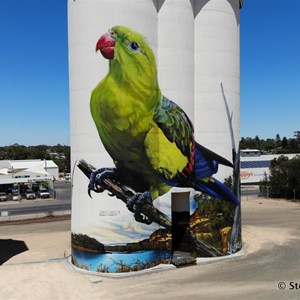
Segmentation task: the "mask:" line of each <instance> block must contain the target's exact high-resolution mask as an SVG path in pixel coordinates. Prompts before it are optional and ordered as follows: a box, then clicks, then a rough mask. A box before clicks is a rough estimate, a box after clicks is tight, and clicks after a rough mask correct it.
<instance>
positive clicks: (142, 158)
mask: <svg viewBox="0 0 300 300" xmlns="http://www.w3.org/2000/svg"><path fill="white" fill-rule="evenodd" d="M96 50H99V51H100V52H101V54H102V55H103V57H104V58H106V59H108V61H109V71H108V74H107V75H106V76H105V77H104V78H103V79H102V81H101V82H100V83H99V84H98V85H97V86H96V87H95V89H94V90H93V92H92V95H91V101H90V110H91V115H92V117H93V120H94V122H95V125H96V128H97V131H98V133H99V136H100V139H101V141H102V143H103V145H104V147H105V149H106V150H107V152H108V153H109V155H110V156H111V158H112V159H113V161H114V164H115V168H101V169H99V170H96V171H94V172H93V173H92V175H91V177H90V183H89V186H88V193H89V195H91V191H94V192H102V191H103V188H101V181H103V180H104V179H105V178H107V177H109V178H118V179H119V180H121V181H122V182H124V183H125V184H127V185H128V186H129V187H131V188H132V189H134V190H135V191H136V194H135V195H134V197H132V199H130V201H128V203H127V207H128V209H129V210H130V211H132V212H133V213H134V216H135V219H136V220H137V221H139V222H147V220H145V217H144V216H142V215H141V209H140V207H141V206H142V205H143V203H145V202H147V203H149V204H152V203H153V201H154V200H155V199H157V198H158V197H159V196H160V195H163V194H165V193H166V192H168V191H169V190H170V189H171V188H172V187H192V188H194V189H195V190H197V191H200V192H202V193H205V194H208V195H211V196H213V197H215V198H219V199H222V200H225V201H230V202H232V203H234V204H235V205H239V200H238V199H237V197H236V196H235V194H234V193H233V192H232V191H231V189H229V188H228V187H226V186H225V185H224V184H223V183H221V182H220V181H218V180H217V179H215V178H214V177H213V175H214V174H215V173H217V171H218V165H219V164H222V165H225V166H228V167H233V165H232V163H231V162H229V161H228V160H226V159H225V158H223V157H221V156H219V155H218V154H216V153H214V152H212V151H210V150H209V149H207V148H205V147H203V146H202V145H200V144H199V143H197V142H196V141H195V140H194V134H193V125H192V123H191V121H190V120H189V118H188V116H187V115H186V114H185V112H184V111H183V110H182V109H181V108H180V107H179V106H178V105H177V104H176V103H174V102H173V101H171V100H170V99H168V98H167V97H165V96H164V95H163V94H162V92H161V90H160V87H159V83H158V79H157V67H156V61H155V56H154V53H153V51H152V50H151V47H150V46H149V44H148V42H147V40H146V38H145V37H144V36H143V35H141V34H139V33H138V32H136V31H134V30H132V29H130V28H128V27H124V26H115V27H113V28H111V29H110V30H109V32H108V33H106V34H104V35H102V36H101V37H100V39H99V40H98V42H97V45H96Z"/></svg>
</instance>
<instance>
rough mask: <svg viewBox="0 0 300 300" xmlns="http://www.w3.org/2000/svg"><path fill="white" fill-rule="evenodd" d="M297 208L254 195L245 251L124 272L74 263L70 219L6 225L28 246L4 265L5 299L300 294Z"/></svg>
mask: <svg viewBox="0 0 300 300" xmlns="http://www.w3.org/2000/svg"><path fill="white" fill-rule="evenodd" d="M299 213H300V204H299V203H294V202H290V201H285V200H272V199H261V198H258V199H248V200H246V201H243V202H242V224H243V226H242V229H243V231H242V237H243V242H244V243H246V249H247V250H246V251H245V252H246V253H245V255H244V256H242V257H240V258H237V259H227V260H223V261H219V262H211V263H209V264H200V265H197V266H189V267H184V268H177V269H173V270H169V271H162V272H157V273H150V274H147V275H137V276H134V277H126V278H119V279H115V278H107V277H104V276H101V275H100V276H94V275H87V274H81V273H79V272H75V271H74V270H73V269H72V267H70V265H69V264H68V263H67V262H66V259H65V257H67V256H69V255H70V253H71V249H70V220H60V221H55V222H45V223H34V224H23V225H16V224H13V225H9V224H7V225H5V226H0V232H1V235H0V237H1V239H15V240H21V241H24V242H25V244H26V245H27V247H28V249H29V250H28V251H26V252H23V253H21V254H19V255H16V256H14V257H12V258H11V259H9V260H8V261H7V262H5V263H4V264H3V265H2V266H0V274H1V280H0V299H22V300H25V299H30V300H32V299H63V300H65V299H76V300H77V299H105V300H106V299H107V300H110V299H133V298H135V299H142V300H143V299H183V298H184V299H300V268H299V267H298V266H299V262H300V245H299V238H300V234H299V232H300V230H299V229H300V224H299V223H300V222H299ZM296 283H298V284H299V289H298V288H295V284H296ZM296 286H297V285H296ZM283 287H284V288H283Z"/></svg>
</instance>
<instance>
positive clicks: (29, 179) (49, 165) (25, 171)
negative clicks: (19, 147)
mask: <svg viewBox="0 0 300 300" xmlns="http://www.w3.org/2000/svg"><path fill="white" fill-rule="evenodd" d="M58 176H59V170H58V166H57V165H56V164H55V163H54V162H53V161H52V160H40V159H34V160H1V161H0V190H1V191H2V192H6V193H8V192H9V193H11V192H12V187H14V188H15V189H17V190H18V193H20V192H21V190H20V186H28V187H31V186H32V185H33V184H36V183H42V182H47V183H48V185H49V187H50V188H52V189H53V181H54V180H56V179H58Z"/></svg>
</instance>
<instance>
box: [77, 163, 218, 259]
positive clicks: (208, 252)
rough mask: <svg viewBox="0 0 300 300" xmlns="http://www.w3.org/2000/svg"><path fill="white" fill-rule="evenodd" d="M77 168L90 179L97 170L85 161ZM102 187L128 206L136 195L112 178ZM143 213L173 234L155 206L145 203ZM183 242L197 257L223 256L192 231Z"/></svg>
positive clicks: (165, 217)
mask: <svg viewBox="0 0 300 300" xmlns="http://www.w3.org/2000/svg"><path fill="white" fill-rule="evenodd" d="M77 166H78V168H79V169H80V170H81V171H82V172H83V173H84V174H85V175H86V176H87V177H88V178H90V176H91V173H92V172H93V171H95V170H96V168H95V167H94V166H92V165H90V164H89V163H87V162H86V161H85V160H80V161H79V163H78V165H77ZM101 187H102V188H103V189H106V190H107V191H108V192H109V193H110V196H116V197H117V198H118V199H120V200H121V201H123V202H124V203H125V204H127V201H128V200H129V199H131V198H132V197H133V196H134V195H135V194H134V192H133V191H132V189H130V188H129V187H127V186H126V185H124V184H122V183H120V182H117V181H115V180H112V179H110V178H105V179H104V180H103V182H101ZM141 212H142V213H143V214H144V215H145V216H147V217H149V218H150V219H151V220H153V222H155V223H157V224H159V225H160V226H162V227H164V228H166V229H167V230H169V231H171V232H172V221H171V219H170V218H169V217H168V216H167V215H165V214H164V213H162V212H161V211H160V210H158V209H157V208H156V207H154V206H153V205H150V204H149V203H144V204H143V207H142V209H141ZM182 242H183V243H185V244H188V245H191V246H192V248H193V250H194V251H195V252H196V254H197V255H201V256H205V257H211V256H213V257H216V256H222V255H223V254H222V253H221V252H220V251H218V250H217V249H216V248H214V247H212V246H211V245H209V244H207V243H205V242H204V241H202V240H200V239H199V238H197V237H196V236H195V234H194V233H193V232H192V231H191V230H190V229H187V230H186V231H185V234H184V236H183V238H182Z"/></svg>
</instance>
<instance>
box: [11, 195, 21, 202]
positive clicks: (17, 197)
mask: <svg viewBox="0 0 300 300" xmlns="http://www.w3.org/2000/svg"><path fill="white" fill-rule="evenodd" d="M12 199H13V201H20V200H21V195H19V194H13V195H12Z"/></svg>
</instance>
